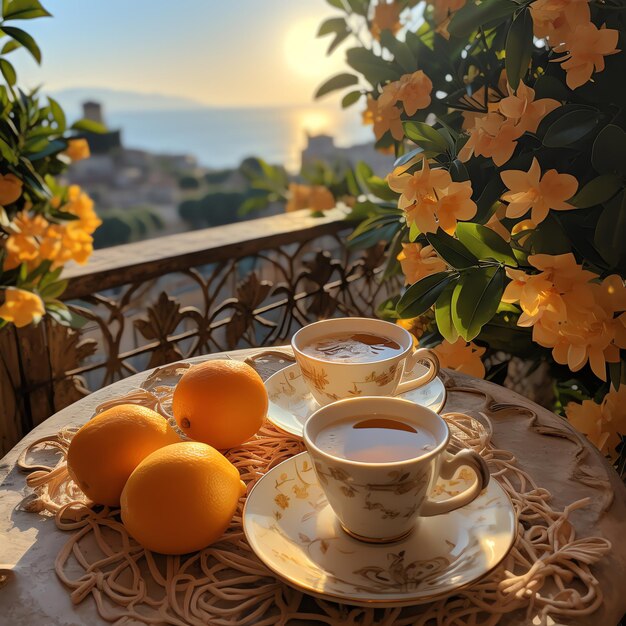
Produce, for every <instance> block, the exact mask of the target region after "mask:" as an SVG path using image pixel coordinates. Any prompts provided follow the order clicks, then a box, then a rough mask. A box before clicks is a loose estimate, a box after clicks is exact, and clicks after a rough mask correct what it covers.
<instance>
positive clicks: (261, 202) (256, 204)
mask: <svg viewBox="0 0 626 626" xmlns="http://www.w3.org/2000/svg"><path fill="white" fill-rule="evenodd" d="M268 204H269V198H268V197H267V196H266V195H263V196H252V197H251V198H247V199H246V200H244V201H243V203H242V204H241V205H240V207H239V209H237V215H241V216H244V215H248V213H253V212H254V211H261V210H263V209H265V208H267V205H268Z"/></svg>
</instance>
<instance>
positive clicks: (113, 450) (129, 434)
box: [67, 404, 180, 506]
mask: <svg viewBox="0 0 626 626" xmlns="http://www.w3.org/2000/svg"><path fill="white" fill-rule="evenodd" d="M178 441H180V437H179V436H178V435H177V434H176V431H175V430H174V429H173V428H172V427H171V426H170V425H169V424H168V423H167V421H166V420H165V419H164V418H163V417H161V416H160V415H159V414H158V413H156V412H155V411H153V410H151V409H148V408H146V407H144V406H138V405H136V404H120V405H118V406H114V407H111V408H110V409H107V410H106V411H103V412H102V413H100V414H99V415H96V416H95V417H94V418H92V419H90V420H89V421H88V422H87V423H86V424H85V425H84V426H82V427H81V428H80V430H79V431H78V432H77V433H76V434H75V435H74V437H73V439H72V441H71V442H70V447H69V450H68V452H67V469H68V470H69V473H70V476H71V477H72V479H73V480H74V482H75V483H76V484H77V485H78V486H79V487H80V488H81V489H82V491H83V493H84V494H85V495H86V496H87V497H88V498H90V499H91V500H93V501H94V502H96V503H98V504H106V505H108V506H119V504H120V495H121V493H122V489H124V485H125V484H126V481H127V480H128V477H129V476H130V475H131V474H132V472H133V470H134V469H135V468H136V467H137V465H139V463H141V461H142V460H143V459H145V458H146V457H147V456H148V455H149V454H150V453H151V452H154V451H155V450H158V449H159V448H162V447H163V446H167V445H170V444H172V443H176V442H178Z"/></svg>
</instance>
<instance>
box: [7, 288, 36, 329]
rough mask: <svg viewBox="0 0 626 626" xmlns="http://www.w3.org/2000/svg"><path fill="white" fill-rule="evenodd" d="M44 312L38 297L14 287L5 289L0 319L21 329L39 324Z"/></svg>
mask: <svg viewBox="0 0 626 626" xmlns="http://www.w3.org/2000/svg"><path fill="white" fill-rule="evenodd" d="M45 312H46V310H45V308H44V304H43V302H42V300H41V298H40V297H39V296H38V295H36V294H34V293H31V292H30V291H24V290H23V289H17V288H15V287H7V288H6V290H5V292H4V303H3V304H2V306H0V319H3V320H4V321H5V322H9V323H13V324H15V326H17V327H18V328H22V327H23V326H28V324H32V323H34V324H37V323H39V320H41V318H42V317H43V315H44V314H45Z"/></svg>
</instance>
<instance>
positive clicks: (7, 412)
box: [0, 211, 398, 453]
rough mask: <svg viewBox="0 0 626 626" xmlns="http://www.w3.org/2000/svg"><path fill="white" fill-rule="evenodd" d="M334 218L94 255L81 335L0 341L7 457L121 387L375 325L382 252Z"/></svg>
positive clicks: (291, 219) (233, 229)
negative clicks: (357, 319) (50, 424)
mask: <svg viewBox="0 0 626 626" xmlns="http://www.w3.org/2000/svg"><path fill="white" fill-rule="evenodd" d="M349 230H350V225H349V224H347V223H346V222H345V221H344V220H343V219H342V215H341V214H340V213H339V212H330V213H329V214H327V215H326V216H325V217H322V218H314V217H311V216H310V215H309V214H308V212H306V211H300V212H297V213H291V214H288V215H277V216H273V217H267V218H262V219H258V220H253V221H249V222H240V223H237V224H231V225H228V226H222V227H217V228H210V229H206V230H199V231H193V232H189V233H184V234H181V235H172V236H169V237H162V238H160V239H153V240H149V241H144V242H141V243H135V244H129V245H125V246H118V247H116V248H109V249H106V250H101V251H97V252H96V253H95V254H94V255H93V257H92V259H91V261H90V262H89V264H88V265H87V266H86V267H84V268H78V267H76V268H71V269H69V270H68V271H66V274H65V276H66V277H67V278H68V279H69V285H68V289H67V291H66V293H65V295H64V299H65V300H66V302H67V303H68V304H69V305H70V308H71V310H72V311H73V312H74V313H75V314H76V315H78V316H80V317H82V318H84V320H86V322H85V323H84V325H83V327H82V328H81V330H79V331H75V330H71V329H69V328H66V327H64V326H60V325H58V324H56V323H54V322H51V321H49V320H46V321H45V322H44V323H41V324H40V325H39V326H37V327H32V328H31V327H27V328H23V329H20V330H16V329H15V328H13V327H6V328H5V329H3V330H2V331H0V354H1V356H2V359H1V361H2V369H1V370H0V398H1V401H0V453H3V452H4V451H6V450H7V449H9V448H10V447H11V446H12V445H14V444H15V443H16V442H17V441H18V440H19V439H20V438H21V437H22V436H23V435H24V434H26V433H27V432H28V431H29V430H30V429H31V428H32V427H33V426H35V425H37V424H39V423H40V422H41V421H43V420H44V419H46V418H47V417H49V416H50V415H51V414H53V413H54V412H56V411H58V410H60V409H62V408H64V407H65V406H67V405H68V404H70V403H72V402H74V401H75V400H77V399H79V398H80V397H82V396H84V395H86V394H88V393H89V392H90V391H92V390H94V389H98V388H100V387H102V386H104V385H107V384H109V383H111V382H114V381H115V380H119V379H121V378H124V377H125V376H129V375H131V374H133V373H135V372H138V371H141V370H143V369H146V368H150V367H155V366H158V365H163V364H165V363H169V362H172V361H176V360H178V359H182V358H187V357H191V356H196V355H200V354H205V353H208V352H216V351H221V350H228V349H234V348H239V347H250V346H268V345H276V344H281V343H285V342H288V340H289V337H290V336H291V334H292V333H293V332H294V331H295V330H296V329H297V328H299V327H301V326H302V325H304V324H307V323H309V322H312V321H315V320H317V319H322V318H326V317H333V316H342V315H365V316H372V315H374V311H375V309H376V306H377V305H378V304H379V302H380V301H382V300H383V299H384V298H386V297H388V295H389V294H390V293H391V292H393V291H397V288H398V285H397V284H395V283H394V282H393V281H385V282H384V283H381V281H380V280H379V276H378V275H379V274H380V272H381V271H382V270H383V267H384V262H385V258H384V253H383V250H382V249H380V248H376V249H370V250H367V251H365V252H352V251H350V250H348V249H347V248H346V247H345V245H344V238H345V235H346V234H347V233H348V232H349Z"/></svg>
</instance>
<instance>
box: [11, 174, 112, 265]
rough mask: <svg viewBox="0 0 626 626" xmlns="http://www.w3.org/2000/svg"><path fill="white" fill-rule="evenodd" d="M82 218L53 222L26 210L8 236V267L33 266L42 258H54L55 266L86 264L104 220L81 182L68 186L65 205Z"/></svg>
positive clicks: (65, 207)
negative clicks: (74, 262) (69, 263)
mask: <svg viewBox="0 0 626 626" xmlns="http://www.w3.org/2000/svg"><path fill="white" fill-rule="evenodd" d="M62 209H63V211H65V212H66V213H72V214H73V215H76V217H77V218H78V219H75V220H72V221H69V222H66V223H63V224H51V223H50V222H48V220H46V219H45V218H44V217H43V216H41V215H34V216H33V217H31V216H29V215H28V213H26V212H25V211H22V212H21V213H19V214H18V215H17V216H16V218H15V220H14V221H13V227H14V232H12V233H11V234H10V235H9V237H8V238H7V240H6V251H7V256H6V259H5V262H4V267H5V269H13V268H15V267H17V266H18V265H20V264H21V263H27V265H28V268H29V269H33V268H34V267H36V266H37V265H39V262H40V261H44V260H48V261H52V262H53V263H52V268H56V267H59V266H61V265H63V264H65V263H66V262H67V261H70V260H74V261H76V262H77V263H79V264H81V265H84V264H85V263H86V262H87V260H88V259H89V257H90V256H91V254H92V252H93V237H92V236H91V235H92V234H93V233H94V231H95V230H96V228H98V226H100V224H101V223H102V222H101V221H100V220H99V219H98V216H97V215H96V213H95V211H94V210H93V200H92V199H91V198H90V197H89V196H88V195H87V194H86V193H85V192H83V191H82V190H81V188H80V187H79V186H78V185H72V186H70V187H69V189H68V201H67V203H66V204H65V205H63V207H62Z"/></svg>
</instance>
